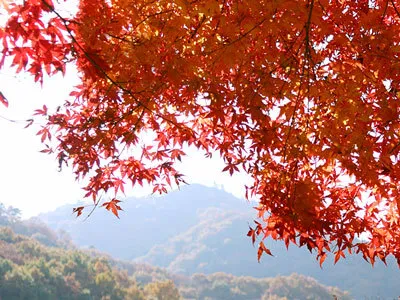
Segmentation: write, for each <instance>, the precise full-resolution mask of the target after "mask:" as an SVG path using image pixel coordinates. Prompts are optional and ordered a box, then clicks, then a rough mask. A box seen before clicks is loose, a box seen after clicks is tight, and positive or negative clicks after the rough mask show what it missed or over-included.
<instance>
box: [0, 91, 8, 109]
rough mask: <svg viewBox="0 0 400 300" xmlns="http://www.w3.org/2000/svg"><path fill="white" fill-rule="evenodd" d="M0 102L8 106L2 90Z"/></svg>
mask: <svg viewBox="0 0 400 300" xmlns="http://www.w3.org/2000/svg"><path fill="white" fill-rule="evenodd" d="M0 102H1V103H2V104H3V105H4V106H5V107H8V100H7V98H6V97H5V96H4V95H3V93H2V92H0Z"/></svg>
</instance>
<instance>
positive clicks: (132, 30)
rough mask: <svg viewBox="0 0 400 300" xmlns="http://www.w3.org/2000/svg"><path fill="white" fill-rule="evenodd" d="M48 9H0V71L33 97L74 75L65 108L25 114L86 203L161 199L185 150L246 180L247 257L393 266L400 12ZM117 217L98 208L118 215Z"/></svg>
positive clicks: (346, 2)
mask: <svg viewBox="0 0 400 300" xmlns="http://www.w3.org/2000/svg"><path fill="white" fill-rule="evenodd" d="M57 5H58V4H57ZM57 5H56V6H55V5H54V4H53V3H52V2H51V0H26V1H24V3H23V4H15V3H13V4H9V6H7V7H6V10H7V11H8V20H7V23H6V24H5V26H4V27H3V28H1V31H0V40H1V43H2V56H1V61H0V66H1V67H4V66H6V65H7V66H8V65H9V64H11V65H12V66H14V68H15V71H16V72H21V71H23V72H28V73H31V74H32V75H33V77H34V80H35V81H38V82H43V78H44V74H45V73H47V74H48V75H50V76H52V75H54V74H56V73H58V72H61V73H64V72H65V69H66V65H67V64H73V65H75V66H76V68H77V69H78V72H79V74H80V79H81V83H80V84H79V85H78V86H76V87H75V88H74V89H73V90H72V91H71V93H70V98H69V99H68V100H66V102H65V104H64V105H63V106H62V107H60V108H59V109H58V110H57V111H54V112H53V111H52V112H50V111H48V110H47V108H46V107H45V106H44V107H43V108H41V109H38V110H37V111H36V114H37V115H39V116H44V117H45V124H44V125H43V127H42V128H41V129H40V131H39V134H40V135H41V138H42V141H43V142H44V143H46V149H44V152H49V153H55V155H56V156H57V157H58V160H59V163H60V167H62V165H63V164H64V163H67V162H69V163H71V164H72V166H73V168H74V172H75V174H76V176H77V178H78V179H81V178H84V177H88V178H89V182H88V184H87V186H86V187H85V190H86V197H91V198H92V199H93V201H94V202H95V203H98V201H99V198H100V195H101V194H102V193H103V192H110V191H111V192H115V193H117V192H118V191H124V186H125V185H126V184H128V183H131V184H132V185H137V184H139V185H142V184H144V183H148V184H150V185H152V186H153V187H154V192H161V193H162V192H166V191H167V188H168V186H171V185H172V184H175V183H176V184H180V183H182V182H183V181H184V180H183V177H182V176H183V175H182V174H181V173H180V172H179V170H177V169H176V168H175V163H176V162H177V161H179V160H181V157H182V156H183V155H184V154H185V153H184V151H183V150H184V147H186V146H187V145H191V146H194V147H196V148H198V149H200V150H202V151H204V153H205V154H206V156H211V155H212V154H213V153H214V152H218V153H219V154H220V155H221V157H222V158H223V159H224V161H225V163H226V167H225V168H224V171H227V172H229V173H231V174H233V173H234V172H238V171H240V170H241V169H243V170H244V171H245V172H247V173H248V174H250V175H251V176H252V178H253V180H254V181H253V183H252V185H251V186H248V187H246V190H247V192H248V197H249V198H255V199H257V200H258V201H259V205H258V207H257V218H258V221H256V223H255V226H254V228H250V231H249V233H248V235H249V236H251V237H252V239H253V242H254V241H260V240H261V241H260V242H259V258H260V256H261V255H262V254H263V253H268V254H270V252H269V250H268V248H267V247H266V245H265V244H264V242H263V241H264V239H265V238H267V237H271V238H273V239H280V240H284V241H285V243H286V244H287V245H289V244H290V243H295V244H297V245H299V246H304V245H306V246H307V247H308V248H309V249H310V251H311V250H317V255H318V259H319V260H320V263H321V264H322V263H323V261H324V259H325V257H326V255H327V253H329V252H332V253H334V255H335V261H337V260H338V259H340V258H341V257H344V256H345V251H346V250H347V251H349V252H351V251H356V252H361V253H362V255H363V256H364V258H365V259H366V260H368V261H370V262H371V263H372V264H373V263H374V262H375V260H376V259H377V258H379V259H381V260H383V261H385V258H386V257H387V256H388V255H394V256H395V257H396V258H397V259H398V262H399V263H400V230H399V209H400V197H399V196H400V195H399V188H398V186H399V176H400V165H399V163H398V161H399V154H400V147H399V145H400V136H399V134H400V133H399V123H400V122H399V117H398V114H399V106H400V104H399V103H400V102H399V99H398V98H399V96H400V94H399V91H400V87H399V84H400V71H399V70H400V60H399V53H400V26H399V25H400V11H399V10H400V1H397V0H375V1H369V0H357V1H354V0H351V1H350V0H299V1H293V0H274V1H263V0H256V1H255V0H247V1H242V0H223V1H222V0H221V1H214V0H194V1H188V0H173V1H171V0H168V1H163V0H162V1H143V0H138V1H127V0H99V1H93V0H80V1H79V2H78V5H79V7H78V11H77V13H76V15H74V16H67V15H63V14H62V13H61V10H58V9H57ZM3 92H4V93H5V94H6V91H3ZM0 99H1V101H2V102H3V103H4V104H7V99H6V98H5V97H4V95H3V94H1V95H0ZM144 135H146V137H151V138H150V140H149V138H147V139H144V138H143V136H144ZM50 140H51V141H50ZM118 202H119V200H117V199H116V198H114V199H111V200H110V201H107V202H105V203H102V205H103V206H105V208H107V209H108V210H110V211H112V212H113V213H114V214H115V215H117V216H118V210H120V209H121V208H120V206H119V203H118ZM82 209H83V207H77V208H76V209H75V211H76V212H77V214H78V215H79V214H81V213H82ZM360 235H364V236H365V237H366V239H364V240H360V239H359V238H360ZM257 237H259V238H260V239H257Z"/></svg>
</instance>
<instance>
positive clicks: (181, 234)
mask: <svg viewBox="0 0 400 300" xmlns="http://www.w3.org/2000/svg"><path fill="white" fill-rule="evenodd" d="M123 205H124V210H125V212H122V214H121V216H120V217H121V219H120V220H117V219H115V217H113V216H112V215H110V214H107V212H104V211H103V210H97V211H95V213H94V214H93V215H92V216H91V217H90V218H89V219H88V220H86V221H83V219H82V218H78V219H76V218H75V217H74V216H72V215H71V210H72V206H65V207H62V208H59V209H57V210H56V211H54V212H52V213H48V214H44V215H41V216H40V217H41V219H43V220H44V221H45V222H46V223H47V224H49V225H50V226H51V227H52V228H54V229H57V230H58V229H63V230H65V231H67V232H68V233H69V234H70V235H71V237H72V239H73V240H74V242H76V243H77V244H78V245H80V246H85V247H90V246H94V247H95V248H97V249H99V250H101V251H106V252H108V253H110V254H112V255H113V256H115V257H118V258H123V259H128V260H132V261H136V262H141V263H143V262H144V263H150V264H152V265H156V266H160V267H164V268H167V270H169V271H170V272H173V273H179V274H183V275H192V274H194V273H205V274H212V273H215V272H225V273H230V274H233V275H235V276H253V277H259V278H262V277H276V276H279V275H281V276H289V275H291V274H292V273H298V274H303V275H304V276H310V277H313V278H316V279H317V280H318V281H319V282H321V283H323V284H326V285H330V286H338V287H340V288H341V289H343V290H349V291H351V294H352V295H354V296H356V297H357V299H365V298H370V297H383V298H384V299H392V298H397V297H398V296H399V295H400V285H399V284H398V278H400V271H399V269H398V267H397V264H396V262H395V261H394V260H393V259H388V266H387V267H386V266H385V265H384V264H382V263H380V262H378V263H376V264H375V266H374V267H371V265H370V264H368V263H366V262H365V261H364V260H363V259H362V257H360V256H347V257H346V259H343V260H341V261H339V262H338V263H337V264H336V265H334V264H333V258H332V257H328V259H327V261H326V263H325V264H324V265H323V268H322V269H321V268H320V265H319V263H318V262H317V261H316V259H315V256H314V257H313V256H312V255H310V254H309V252H308V250H307V249H305V248H301V249H298V248H296V247H294V246H291V247H290V248H289V251H287V250H286V248H285V246H284V245H283V244H282V243H277V242H273V241H271V240H266V244H267V246H268V247H269V248H270V249H271V250H272V253H273V254H274V257H270V256H264V257H263V258H262V260H261V263H258V262H257V253H256V252H257V249H256V248H255V247H253V246H252V243H251V240H250V239H249V238H248V237H247V236H246V234H247V231H248V225H249V224H251V222H252V221H253V216H254V211H253V209H252V206H254V204H252V203H248V202H247V201H246V200H244V199H237V198H235V197H233V196H232V195H230V194H228V193H226V192H224V191H223V190H220V189H217V188H208V187H204V186H200V185H190V186H185V187H183V188H182V189H181V190H180V191H176V192H172V193H170V194H168V195H165V196H163V197H149V198H140V199H136V198H128V199H126V200H125V201H124V203H123ZM99 228H101V230H99ZM349 274H352V276H350V277H349V276H348V275H349ZM344 278H345V279H344Z"/></svg>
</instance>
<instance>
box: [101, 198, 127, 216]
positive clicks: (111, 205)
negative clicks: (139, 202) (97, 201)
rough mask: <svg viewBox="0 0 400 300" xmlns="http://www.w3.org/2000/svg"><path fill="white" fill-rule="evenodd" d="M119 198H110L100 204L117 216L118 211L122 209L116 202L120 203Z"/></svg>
mask: <svg viewBox="0 0 400 300" xmlns="http://www.w3.org/2000/svg"><path fill="white" fill-rule="evenodd" d="M120 202H121V200H117V199H112V200H111V201H108V202H104V203H103V205H102V206H104V207H105V208H106V209H107V210H109V211H111V212H112V213H113V214H114V215H115V216H116V217H117V218H119V216H118V211H119V210H123V209H122V208H121V207H120V206H119V205H118V203H120Z"/></svg>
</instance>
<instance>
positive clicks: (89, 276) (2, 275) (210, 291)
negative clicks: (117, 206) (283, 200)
mask: <svg viewBox="0 0 400 300" xmlns="http://www.w3.org/2000/svg"><path fill="white" fill-rule="evenodd" d="M10 212H12V214H10ZM10 217H12V218H10ZM0 222H1V223H0V224H1V226H0V299H7V300H14V299H15V300H17V299H18V300H20V299H26V300H36V299H37V300H46V299H49V300H50V299H57V300H59V299H65V300H67V299H79V300H81V299H82V300H83V299H85V300H86V299H87V300H89V299H90V300H91V299H93V300H94V299H96V300H97V299H103V300H106V299H112V300H118V299H126V300H134V299H138V300H139V299H160V300H161V299H167V300H174V299H204V300H205V299H209V300H211V299H216V300H218V299H243V300H251V299H282V300H283V299H321V300H323V299H330V298H332V299H333V297H334V296H336V297H338V299H344V300H347V299H351V298H350V297H349V296H348V294H347V293H344V292H342V291H340V290H339V289H337V288H332V287H328V286H324V285H321V284H319V283H318V282H317V281H316V280H315V279H313V278H310V277H306V276H301V275H297V274H292V275H291V276H286V277H277V278H262V279H261V278H260V279H256V278H252V277H237V276H233V275H230V274H225V273H216V274H212V275H204V274H194V275H193V276H182V275H175V274H172V273H170V272H168V271H166V270H165V269H161V268H157V267H152V266H149V265H145V264H138V263H132V262H124V261H120V260H115V259H112V258H111V257H109V256H107V255H105V254H102V253H100V252H98V251H96V250H93V249H89V250H78V249H77V248H76V247H75V246H74V245H73V244H72V243H71V242H70V241H69V240H68V236H67V235H66V234H65V233H63V234H62V236H63V237H62V238H60V237H59V236H58V234H57V233H55V232H54V231H52V230H50V229H49V228H47V226H46V225H44V224H41V226H37V225H36V226H35V225H34V226H32V224H38V223H32V222H25V221H21V220H20V219H19V217H18V211H17V210H12V209H9V208H8V209H6V208H5V207H4V206H0ZM14 228H19V229H20V231H21V232H22V231H23V232H24V234H16V233H15V232H14V230H13V229H14ZM22 228H23V230H22ZM49 244H51V245H49Z"/></svg>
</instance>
